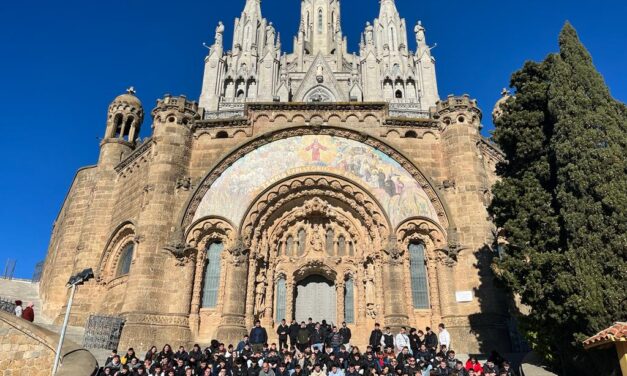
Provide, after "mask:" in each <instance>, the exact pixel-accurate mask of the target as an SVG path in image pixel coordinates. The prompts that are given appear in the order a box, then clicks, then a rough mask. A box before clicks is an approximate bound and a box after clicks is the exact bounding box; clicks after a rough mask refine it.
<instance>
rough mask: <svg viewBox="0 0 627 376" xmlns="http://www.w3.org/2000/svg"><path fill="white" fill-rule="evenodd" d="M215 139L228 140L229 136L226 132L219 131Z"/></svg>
mask: <svg viewBox="0 0 627 376" xmlns="http://www.w3.org/2000/svg"><path fill="white" fill-rule="evenodd" d="M216 138H229V134H228V133H227V132H226V131H220V132H218V133H216Z"/></svg>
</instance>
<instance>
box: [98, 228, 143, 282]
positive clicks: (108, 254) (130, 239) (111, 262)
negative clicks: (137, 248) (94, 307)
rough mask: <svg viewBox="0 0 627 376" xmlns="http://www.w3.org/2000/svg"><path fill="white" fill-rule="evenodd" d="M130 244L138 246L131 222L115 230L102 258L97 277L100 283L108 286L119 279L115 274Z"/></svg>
mask: <svg viewBox="0 0 627 376" xmlns="http://www.w3.org/2000/svg"><path fill="white" fill-rule="evenodd" d="M129 243H133V244H137V243H138V242H137V236H136V235H135V226H134V225H133V224H132V223H130V222H126V223H124V224H122V225H120V226H119V227H118V228H117V229H116V230H115V232H114V233H113V235H112V236H111V239H110V240H109V242H108V243H107V246H106V248H105V251H104V252H103V254H102V257H101V258H100V262H99V267H98V274H97V276H96V278H97V281H98V282H99V283H101V284H103V285H107V284H109V283H110V282H112V281H113V280H116V279H117V276H116V275H115V273H116V270H117V268H118V262H119V260H120V255H121V252H122V250H123V249H124V247H126V246H127V245H128V244H129ZM134 260H135V256H133V261H134ZM109 287H112V286H109Z"/></svg>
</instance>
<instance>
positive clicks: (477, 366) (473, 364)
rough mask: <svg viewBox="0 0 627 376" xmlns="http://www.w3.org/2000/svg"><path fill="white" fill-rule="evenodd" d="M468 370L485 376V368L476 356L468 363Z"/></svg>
mask: <svg viewBox="0 0 627 376" xmlns="http://www.w3.org/2000/svg"><path fill="white" fill-rule="evenodd" d="M466 370H467V371H470V370H473V371H475V375H483V366H482V365H481V363H479V361H478V360H477V358H475V357H474V356H472V357H470V359H468V361H467V362H466Z"/></svg>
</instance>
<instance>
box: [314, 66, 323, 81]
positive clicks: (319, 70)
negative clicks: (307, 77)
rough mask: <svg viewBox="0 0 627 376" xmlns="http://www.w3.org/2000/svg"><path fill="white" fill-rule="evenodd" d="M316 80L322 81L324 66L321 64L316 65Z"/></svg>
mask: <svg viewBox="0 0 627 376" xmlns="http://www.w3.org/2000/svg"><path fill="white" fill-rule="evenodd" d="M316 80H317V81H318V83H322V82H324V67H323V66H322V64H320V65H318V67H317V68H316Z"/></svg>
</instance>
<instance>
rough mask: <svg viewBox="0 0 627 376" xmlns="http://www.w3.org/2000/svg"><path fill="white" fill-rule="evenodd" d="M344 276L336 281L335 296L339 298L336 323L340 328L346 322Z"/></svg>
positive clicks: (340, 276)
mask: <svg viewBox="0 0 627 376" xmlns="http://www.w3.org/2000/svg"><path fill="white" fill-rule="evenodd" d="M344 287H345V284H344V276H343V275H338V276H337V279H336V281H335V295H336V297H337V304H336V305H335V306H336V323H335V325H337V326H338V327H339V326H340V324H341V323H342V322H344V293H345V291H344Z"/></svg>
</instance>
